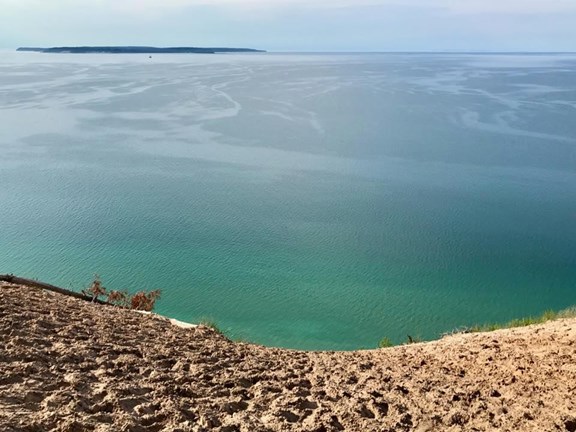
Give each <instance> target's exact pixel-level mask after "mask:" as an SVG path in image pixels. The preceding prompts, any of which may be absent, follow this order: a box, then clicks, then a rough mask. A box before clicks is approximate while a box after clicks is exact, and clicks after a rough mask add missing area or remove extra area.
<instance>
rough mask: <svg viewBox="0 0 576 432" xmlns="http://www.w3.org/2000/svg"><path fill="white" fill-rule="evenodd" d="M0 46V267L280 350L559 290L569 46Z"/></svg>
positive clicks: (353, 341)
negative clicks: (374, 50)
mask: <svg viewBox="0 0 576 432" xmlns="http://www.w3.org/2000/svg"><path fill="white" fill-rule="evenodd" d="M1 54H2V56H1V59H0V151H1V154H2V159H1V163H0V203H1V205H0V273H14V274H16V275H18V276H22V277H29V278H37V279H40V280H42V281H45V282H48V283H52V284H56V285H60V286H63V287H71V288H73V289H77V290H79V289H82V288H84V287H86V286H87V285H88V284H89V283H90V281H91V279H92V276H93V275H94V274H95V273H97V274H99V275H100V276H101V277H102V280H103V282H104V285H105V286H107V287H108V288H112V289H129V290H131V291H135V290H140V289H162V299H161V300H160V301H159V303H158V305H157V311H158V312H159V313H161V314H164V315H169V316H171V317H174V318H177V319H179V320H183V321H189V322H197V321H200V320H211V321H215V322H216V323H217V325H218V326H219V327H220V328H221V329H222V330H224V331H225V332H226V334H228V335H229V336H230V337H231V338H233V339H243V340H248V341H253V342H256V343H260V344H265V345H271V346H282V347H290V348H299V349H329V350H335V349H358V348H371V347H375V346H376V345H377V344H378V341H379V340H380V339H381V338H383V337H389V338H390V339H392V340H393V341H394V342H396V343H399V342H402V341H404V340H406V338H407V336H408V335H410V336H412V337H414V338H416V337H421V338H425V339H428V338H434V337H438V336H439V335H440V334H442V333H443V332H448V331H451V330H453V329H455V328H458V327H461V326H466V325H472V324H475V323H486V322H495V321H496V322H500V321H507V320H510V319H512V318H517V317H522V316H526V315H532V314H539V313H542V312H543V311H545V310H546V309H562V308H565V307H568V306H571V305H574V304H576V55H569V54H563V55H560V54H557V55H553V54H540V55H527V54H515V55H503V54H500V55H495V54H494V55H492V54H241V55H238V54H234V55H153V56H152V58H149V57H148V55H109V54H106V55H105V54H103V55H97V54H91V55H90V54H89V55H81V54H77V55H74V54H41V53H16V52H2V53H1Z"/></svg>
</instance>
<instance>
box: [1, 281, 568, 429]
mask: <svg viewBox="0 0 576 432" xmlns="http://www.w3.org/2000/svg"><path fill="white" fill-rule="evenodd" d="M575 394H576V320H574V319H569V320H559V321H555V322H550V323H547V324H544V325H539V326H531V327H525V328H519V329H511V330H501V331H496V332H492V333H484V334H461V335H455V336H451V337H446V338H444V339H442V340H440V341H436V342H431V343H423V344H415V345H409V346H402V347H395V348H388V349H380V350H371V351H357V352H300V351H291V350H283V349H275V348H266V347H261V346H256V345H252V344H245V343H233V342H230V341H229V340H227V339H226V338H225V337H223V336H221V335H219V334H218V333H216V332H215V331H213V330H212V329H209V328H206V327H203V326H198V327H190V328H182V327H178V326H175V325H173V324H171V323H170V321H168V320H166V319H161V318H159V317H157V316H155V315H143V314H137V313H134V312H131V311H127V310H122V309H118V308H114V307H108V306H102V305H97V304H91V303H88V302H85V301H82V300H78V299H74V298H69V297H66V296H63V295H60V294H55V293H51V292H47V291H43V290H40V289H37V288H29V287H23V286H16V285H11V284H8V283H0V432H8V431H72V432H75V431H134V432H146V431H171V432H176V431H182V432H184V431H194V432H199V431H220V432H232V431H311V432H312V431H314V432H322V431H359V432H363V431H379V432H382V431H411V430H414V431H421V432H423V431H576V396H575Z"/></svg>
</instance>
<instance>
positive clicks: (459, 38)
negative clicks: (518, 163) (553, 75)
mask: <svg viewBox="0 0 576 432" xmlns="http://www.w3.org/2000/svg"><path fill="white" fill-rule="evenodd" d="M63 45H68V46H70V45H152V46H233V47H249V48H260V49H266V50H269V51H576V0H0V48H16V47H19V46H40V47H45V46H63Z"/></svg>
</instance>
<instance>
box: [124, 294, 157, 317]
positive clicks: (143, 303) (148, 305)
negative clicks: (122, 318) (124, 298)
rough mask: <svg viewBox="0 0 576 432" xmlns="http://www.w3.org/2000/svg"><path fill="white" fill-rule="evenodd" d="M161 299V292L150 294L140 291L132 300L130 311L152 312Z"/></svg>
mask: <svg viewBox="0 0 576 432" xmlns="http://www.w3.org/2000/svg"><path fill="white" fill-rule="evenodd" d="M159 298H160V290H154V291H150V292H145V291H139V292H137V293H136V294H134V295H133V296H132V298H131V299H130V309H135V310H142V311H148V312H149V311H151V310H152V309H154V304H155V303H156V300H158V299H159Z"/></svg>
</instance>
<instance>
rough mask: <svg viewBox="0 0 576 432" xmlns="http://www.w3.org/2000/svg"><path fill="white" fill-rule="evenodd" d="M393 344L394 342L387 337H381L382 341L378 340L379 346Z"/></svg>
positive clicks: (385, 346) (388, 346)
mask: <svg viewBox="0 0 576 432" xmlns="http://www.w3.org/2000/svg"><path fill="white" fill-rule="evenodd" d="M391 346H394V344H393V343H392V341H391V340H390V338H387V337H385V338H382V339H380V342H378V348H390V347H391Z"/></svg>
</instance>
